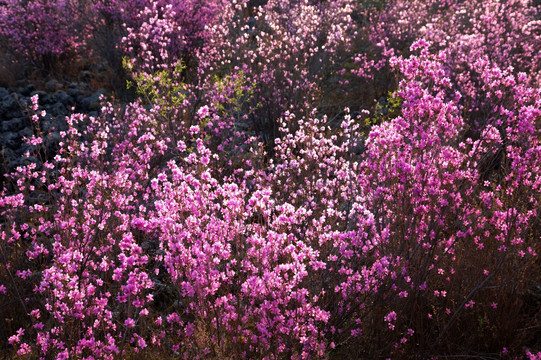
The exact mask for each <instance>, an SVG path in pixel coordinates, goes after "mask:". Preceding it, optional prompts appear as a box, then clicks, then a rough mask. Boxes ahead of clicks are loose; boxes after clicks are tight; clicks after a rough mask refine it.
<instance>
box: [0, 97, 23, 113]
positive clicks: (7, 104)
mask: <svg viewBox="0 0 541 360" xmlns="http://www.w3.org/2000/svg"><path fill="white" fill-rule="evenodd" d="M0 106H1V107H2V108H3V109H4V110H5V111H6V112H7V111H13V110H15V109H19V102H18V101H17V95H16V94H15V93H12V94H9V95H7V96H4V97H3V98H2V102H1V103H0Z"/></svg>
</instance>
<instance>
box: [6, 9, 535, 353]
mask: <svg viewBox="0 0 541 360" xmlns="http://www.w3.org/2000/svg"><path fill="white" fill-rule="evenodd" d="M192 5H193V6H192ZM399 5H400V6H399ZM420 5H421V4H420V3H419V2H411V4H406V3H399V2H389V3H387V4H383V3H381V4H380V3H379V2H378V3H373V4H368V3H366V4H358V3H357V2H353V1H349V0H343V1H342V0H341V1H300V2H299V1H295V2H294V1H280V2H278V1H273V0H268V1H261V2H256V1H232V2H224V3H218V2H202V1H193V2H173V3H167V4H166V3H162V2H149V3H146V2H143V1H137V2H133V8H130V10H133V12H126V11H121V10H119V9H121V8H120V7H118V6H119V3H116V2H103V3H99V4H98V3H97V4H94V7H93V9H97V11H98V12H101V14H102V15H100V16H102V18H103V19H105V18H107V17H106V16H105V15H103V14H108V15H107V16H108V18H109V19H110V20H111V21H116V22H117V23H120V22H123V23H125V24H126V25H125V27H123V29H124V30H123V31H126V32H127V34H126V37H125V39H124V41H123V42H122V46H126V49H127V53H126V54H127V58H126V61H125V66H126V69H127V70H129V71H131V72H132V73H133V83H132V85H133V86H134V87H135V88H136V90H137V92H138V94H139V95H140V97H141V99H139V100H137V101H134V102H131V103H127V104H116V103H114V102H113V101H108V100H107V99H105V98H102V103H101V104H102V107H101V111H100V114H99V115H98V116H90V115H85V114H71V115H70V116H68V117H67V120H66V121H67V130H65V131H64V132H62V133H61V134H60V135H61V138H62V140H61V142H60V144H59V149H58V151H57V152H56V153H55V154H47V147H46V146H45V144H44V141H43V138H42V134H41V132H40V127H41V125H42V122H43V120H44V118H45V116H46V114H45V113H43V112H42V110H41V109H40V108H39V106H38V97H37V95H36V96H34V97H32V99H31V101H32V103H31V104H29V108H28V115H29V117H30V119H31V121H32V124H33V128H34V134H33V136H30V137H29V138H28V139H25V140H26V142H27V145H28V149H29V152H28V153H27V154H26V159H27V160H28V161H27V162H26V163H25V165H22V166H20V167H19V168H17V170H16V171H15V172H14V173H13V174H11V175H10V179H11V183H10V184H8V185H6V187H5V188H4V189H3V190H2V193H1V196H0V214H1V218H2V221H1V222H0V239H1V240H0V256H1V258H2V265H1V266H0V298H2V300H4V299H9V301H6V303H7V304H8V305H6V309H15V312H13V313H17V314H20V317H19V318H17V319H15V318H14V317H13V316H12V315H9V317H12V318H13V319H12V320H10V321H11V322H10V323H9V326H10V329H9V330H8V331H6V333H5V334H4V332H0V335H1V336H3V339H2V340H3V342H4V343H5V346H9V347H10V348H11V349H13V351H14V353H16V354H17V356H20V357H23V356H28V357H31V358H55V359H71V358H85V359H92V358H94V359H123V358H132V357H133V358H138V357H145V358H147V357H151V356H159V357H160V358H172V357H180V358H183V359H202V358H233V357H237V358H247V359H318V358H331V359H332V358H376V357H377V358H379V357H385V358H387V357H391V358H411V357H422V358H431V357H434V358H437V357H439V356H441V357H446V356H463V357H468V356H474V354H499V355H497V356H501V357H506V356H511V357H512V356H526V357H528V358H536V357H538V356H539V351H541V344H540V343H539V340H538V337H537V336H536V333H535V331H526V330H525V329H536V328H537V327H538V326H539V314H540V313H539V307H538V306H537V305H538V304H539V296H538V295H539V294H538V293H537V292H536V291H537V287H538V286H539V284H540V283H541V278H540V276H539V274H540V272H539V258H538V252H539V251H540V250H541V249H540V247H541V243H540V239H541V233H540V229H541V223H540V216H539V210H538V209H539V202H540V201H541V191H540V190H541V176H540V175H539V174H541V143H540V141H541V136H540V135H541V134H540V132H541V128H540V124H541V90H540V89H539V88H538V87H536V81H537V80H536V78H535V75H530V74H526V73H524V72H520V70H532V71H533V70H534V69H536V66H537V64H536V63H535V62H534V61H533V60H532V59H533V58H534V57H535V56H537V55H536V54H534V52H530V50H531V49H533V48H534V47H535V46H537V45H536V43H535V41H537V39H534V38H532V39H529V40H528V42H527V44H524V45H519V43H518V41H517V40H516V39H517V38H516V36H517V35H516V34H517V33H516V32H515V30H516V29H518V25H517V24H518V23H524V22H525V21H526V20H527V21H530V20H531V19H533V18H532V17H534V13H533V11H534V10H533V8H528V9H530V12H525V13H523V14H522V15H521V14H520V12H519V11H518V10H517V9H520V8H521V6H523V7H526V4H522V3H519V2H514V1H513V2H509V4H507V5H509V7H508V8H507V7H506V9H510V10H509V11H510V12H511V13H510V14H508V15H509V17H506V18H505V19H507V20H509V22H510V23H512V24H515V23H514V22H513V21H515V20H516V22H517V23H516V24H515V25H516V26H515V27H512V29H514V30H513V31H514V32H512V35H510V38H509V39H507V40H505V41H504V40H502V36H503V35H499V36H496V34H501V33H498V32H494V31H495V30H494V29H493V31H492V32H491V33H490V36H492V35H494V38H493V39H494V43H492V42H491V41H488V40H487V43H490V44H492V45H490V46H500V45H501V46H503V45H502V44H515V45H516V46H515V45H513V46H515V47H513V46H511V45H510V46H511V48H512V49H514V50H513V51H511V50H509V51H511V52H510V53H506V52H505V51H504V50H502V52H500V53H497V52H494V53H493V54H491V53H490V49H491V47H490V46H488V45H486V43H483V44H482V45H479V43H477V40H475V39H474V37H469V36H467V35H466V33H467V32H468V31H470V30H471V29H477V30H478V26H477V25H475V26H474V25H471V26H470V25H468V24H467V23H465V24H462V25H461V26H458V27H457V30H456V33H454V34H453V36H455V38H456V39H458V38H461V39H462V40H461V41H462V42H463V44H464V47H461V46H458V45H456V44H454V43H453V44H450V43H446V44H442V42H441V41H440V42H439V43H437V44H434V43H433V42H432V41H434V40H436V39H440V40H441V39H442V38H441V36H444V35H442V34H443V33H442V32H444V31H451V30H445V29H446V27H445V26H443V25H441V27H438V29H439V30H438V31H435V32H433V33H432V32H428V31H425V30H426V28H425V29H423V26H426V22H427V21H428V19H426V18H425V17H427V16H429V15H431V16H432V15H433V16H440V17H439V18H437V19H439V20H437V21H433V23H434V24H438V26H440V25H439V24H440V21H441V22H442V23H444V22H445V21H448V20H449V19H455V18H453V17H452V16H451V15H450V14H454V13H453V12H452V11H454V9H462V7H468V6H469V5H467V4H465V3H464V4H463V3H461V2H456V3H455V2H448V3H445V4H444V3H441V2H438V4H436V5H434V4H431V3H430V4H429V6H428V7H426V9H425V8H423V7H420ZM492 5H494V9H495V11H496V10H497V11H496V13H497V14H499V15H496V16H503V13H504V11H503V8H504V6H503V5H502V6H501V7H497V6H496V5H497V4H492ZM397 7H399V8H401V9H402V8H403V9H405V10H403V11H405V13H406V14H407V13H408V11H412V10H411V9H417V8H418V9H420V10H419V11H420V13H419V17H418V18H416V19H417V20H418V22H416V21H417V20H416V21H414V22H412V23H410V24H409V25H408V26H406V24H404V23H401V22H397V21H396V22H395V21H394V20H392V19H393V17H396V16H397V14H396V13H393V12H392V11H390V10H389V9H396V8H397ZM91 8H92V7H91ZM421 9H422V10H423V11H425V12H421ZM498 9H499V10H498ZM385 11H387V12H388V13H387V14H386V15H385V14H384V13H383V12H385ZM401 11H402V10H401ZM459 14H460V19H463V17H462V16H465V15H463V13H462V12H459ZM471 14H472V17H471V19H469V20H470V21H471V23H475V24H477V21H480V20H479V19H481V18H483V19H485V18H484V17H483V16H485V15H486V14H485V15H483V14H481V13H480V12H479V11H477V10H475V11H472V13H471ZM506 14H507V13H506ZM513 14H514V15H513ZM361 15H362V16H365V19H364V20H362V21H360V20H359V17H360V16H361ZM374 18H376V19H380V20H381V19H384V21H385V22H384V23H382V24H376V23H373V22H371V21H372V20H373V19H374ZM355 19H357V20H355ZM502 19H503V18H502ZM510 19H511V20H513V19H515V20H513V21H511V20H510ZM525 19H526V20H525ZM485 20H486V19H485ZM382 21H383V20H382ZM423 21H424V22H425V23H422V22H423ZM430 21H432V20H430ZM464 21H465V20H464ZM483 21H484V20H483ZM531 21H534V20H531ZM422 24H424V25H422ZM483 24H485V25H486V26H487V28H490V29H492V26H499V25H491V24H492V23H490V22H486V23H483ZM530 25H531V26H533V25H535V24H530ZM123 26H124V25H123ZM479 26H481V25H479ZM388 28H392V29H395V28H396V29H397V32H396V33H395V35H396V38H394V40H392V41H391V40H390V39H383V40H382V39H380V40H378V41H379V42H378V44H379V45H378V44H375V45H374V47H373V49H376V48H379V51H380V52H378V53H375V54H379V55H378V56H380V58H379V59H377V58H376V57H375V56H374V55H370V56H368V55H366V54H365V55H364V56H363V54H362V53H361V54H358V53H357V50H358V49H354V48H355V46H356V45H357V44H360V43H364V44H366V43H367V39H368V40H370V38H371V37H373V39H376V38H377V37H378V36H380V35H381V34H382V32H383V33H384V32H385V31H387V30H385V29H388ZM366 29H372V31H373V33H370V34H368V33H366ZM398 30H400V31H401V32H400V31H398ZM517 31H518V30H517ZM363 32H364V33H363ZM532 34H533V33H532ZM419 35H425V37H426V39H417V40H415V41H414V39H415V38H417V37H418V36H419ZM485 35H486V36H488V38H490V36H489V34H488V33H487V34H485ZM386 36H387V35H386ZM389 36H390V35H389ZM449 36H451V35H449ZM532 37H535V36H533V35H532ZM488 38H487V39H488ZM468 39H469V40H468ZM491 39H492V38H491ZM501 41H503V42H501ZM410 42H411V46H407V45H409V44H408V43H410ZM477 45H479V46H477ZM511 48H510V49H511ZM473 49H478V50H479V52H476V51H474V50H473ZM528 49H529V50H528ZM515 51H516V52H515ZM468 53H472V54H475V59H471V58H470V57H468V56H467V55H468ZM511 53H513V54H518V53H520V55H516V57H513V56H514V55H513V56H511ZM489 55H492V56H489ZM373 56H374V57H373ZM372 57H373V58H372ZM352 58H353V59H354V60H353V62H354V63H355V64H357V65H358V66H359V67H360V68H358V69H357V70H355V69H353V68H351V66H350V68H349V70H350V73H349V74H346V72H345V71H341V69H342V68H343V66H344V63H347V62H348V61H350V60H351V59H352ZM510 65H515V66H516V68H513V67H511V66H510ZM348 66H349V65H348ZM384 67H387V68H386V69H387V70H385V71H391V70H392V71H394V76H395V78H396V89H392V90H393V91H392V92H391V93H389V95H388V99H387V100H385V104H386V105H385V106H383V105H377V106H375V110H376V111H375V112H370V111H369V110H366V109H368V108H371V105H370V106H369V104H366V103H362V102H361V100H359V103H356V104H354V106H355V108H356V109H358V111H357V110H354V111H352V110H350V109H349V108H344V109H343V111H342V112H340V113H338V115H336V114H332V116H328V114H326V109H325V107H324V106H323V104H325V103H326V102H327V101H328V100H329V99H328V96H329V94H330V93H331V92H332V91H331V90H329V88H330V87H332V82H333V81H335V80H336V81H338V82H340V83H341V84H343V85H347V84H346V83H345V81H347V80H346V79H347V78H348V76H349V75H351V74H352V73H353V72H356V75H359V76H361V77H362V78H363V79H364V80H363V81H369V80H370V79H371V74H372V75H373V74H374V70H378V69H384ZM352 69H353V71H352V72H351V70H352ZM354 75H355V74H354ZM332 78H334V80H331V79H332ZM350 79H351V78H350ZM367 83H368V82H367ZM375 93H376V91H374V90H373V89H367V90H366V94H360V95H359V98H360V99H362V101H366V98H368V97H369V96H368V95H367V94H371V95H373V94H375ZM348 99H349V100H348V101H351V98H348ZM376 100H378V99H376ZM379 104H381V102H380V103H379ZM363 109H364V110H363ZM384 110H386V111H387V112H386V113H385V112H384ZM38 159H41V160H40V161H38ZM0 312H2V315H5V316H1V317H0V318H6V317H8V315H7V314H8V313H7V310H4V305H3V306H2V307H0ZM2 331H3V330H2ZM8 332H9V333H8Z"/></svg>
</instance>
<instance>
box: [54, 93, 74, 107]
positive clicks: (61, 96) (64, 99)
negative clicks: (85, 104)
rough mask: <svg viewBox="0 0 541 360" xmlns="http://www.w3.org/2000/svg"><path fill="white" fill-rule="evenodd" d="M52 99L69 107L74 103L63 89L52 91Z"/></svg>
mask: <svg viewBox="0 0 541 360" xmlns="http://www.w3.org/2000/svg"><path fill="white" fill-rule="evenodd" d="M54 99H55V100H56V101H58V102H61V103H62V104H64V106H66V107H69V106H73V105H75V100H73V98H72V97H71V96H70V95H68V94H67V93H66V92H65V91H63V90H58V91H57V92H55V93H54Z"/></svg>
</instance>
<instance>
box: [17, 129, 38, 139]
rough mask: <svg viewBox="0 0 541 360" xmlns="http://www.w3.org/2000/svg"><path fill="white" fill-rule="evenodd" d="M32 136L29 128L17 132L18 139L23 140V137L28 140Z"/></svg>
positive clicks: (32, 133) (32, 132)
mask: <svg viewBox="0 0 541 360" xmlns="http://www.w3.org/2000/svg"><path fill="white" fill-rule="evenodd" d="M32 135H34V131H32V129H31V128H30V127H25V128H23V129H22V130H20V131H19V132H18V136H19V138H21V139H22V138H23V137H26V138H29V137H30V136H32Z"/></svg>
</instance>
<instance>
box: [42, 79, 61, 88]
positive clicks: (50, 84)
mask: <svg viewBox="0 0 541 360" xmlns="http://www.w3.org/2000/svg"><path fill="white" fill-rule="evenodd" d="M45 87H47V89H48V90H50V91H56V90H58V89H60V88H62V84H60V83H59V82H58V81H56V80H54V79H53V80H49V81H47V83H46V84H45Z"/></svg>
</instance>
